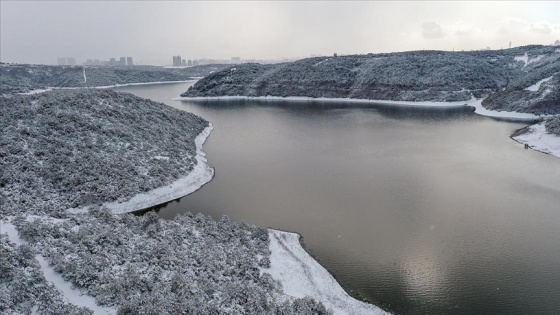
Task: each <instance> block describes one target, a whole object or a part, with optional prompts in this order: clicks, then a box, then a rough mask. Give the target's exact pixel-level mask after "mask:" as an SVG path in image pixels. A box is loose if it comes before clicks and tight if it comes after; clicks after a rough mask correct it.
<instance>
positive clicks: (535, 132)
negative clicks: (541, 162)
mask: <svg viewBox="0 0 560 315" xmlns="http://www.w3.org/2000/svg"><path fill="white" fill-rule="evenodd" d="M510 138H511V139H512V140H514V141H516V142H518V143H521V144H525V145H528V146H529V148H530V149H532V150H534V151H538V152H541V153H544V154H549V155H552V156H555V157H557V158H560V136H558V135H554V134H551V133H548V132H547V131H546V128H545V126H544V123H543V122H541V123H538V124H534V125H530V126H527V127H523V128H521V129H518V130H516V131H515V132H514V133H513V134H511V136H510Z"/></svg>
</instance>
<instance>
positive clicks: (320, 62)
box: [313, 58, 331, 67]
mask: <svg viewBox="0 0 560 315" xmlns="http://www.w3.org/2000/svg"><path fill="white" fill-rule="evenodd" d="M329 59H331V58H327V59H325V60H321V61H319V62H317V63H316V64H314V65H313V67H317V66H318V65H320V64H322V63H323V62H325V61H328V60H329Z"/></svg>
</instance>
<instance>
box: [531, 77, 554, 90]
mask: <svg viewBox="0 0 560 315" xmlns="http://www.w3.org/2000/svg"><path fill="white" fill-rule="evenodd" d="M550 79H552V77H548V78H546V79H542V80H540V81H539V82H537V83H535V84H533V85H531V86H530V87H528V88H526V89H525V90H527V91H532V92H536V91H538V90H539V88H540V87H541V84H543V83H545V82H547V81H550Z"/></svg>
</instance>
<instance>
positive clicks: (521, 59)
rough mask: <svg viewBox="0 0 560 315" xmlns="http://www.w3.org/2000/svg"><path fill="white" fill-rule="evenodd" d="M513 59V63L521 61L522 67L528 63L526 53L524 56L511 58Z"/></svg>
mask: <svg viewBox="0 0 560 315" xmlns="http://www.w3.org/2000/svg"><path fill="white" fill-rule="evenodd" d="M513 59H514V60H515V61H523V63H525V65H524V67H525V66H527V64H528V63H529V56H528V55H527V53H525V55H523V56H515V57H513Z"/></svg>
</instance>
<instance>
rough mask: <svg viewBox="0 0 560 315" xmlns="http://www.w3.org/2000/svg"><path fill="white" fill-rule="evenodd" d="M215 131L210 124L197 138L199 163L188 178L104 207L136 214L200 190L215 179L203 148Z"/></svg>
mask: <svg viewBox="0 0 560 315" xmlns="http://www.w3.org/2000/svg"><path fill="white" fill-rule="evenodd" d="M213 129H214V127H213V126H212V124H211V123H210V125H209V126H208V127H206V128H205V129H204V130H203V131H202V132H201V133H200V134H198V136H197V137H196V138H195V140H194V141H195V144H196V162H197V163H196V166H195V167H194V169H193V170H192V171H191V172H190V173H189V174H188V175H187V176H185V177H181V178H179V179H177V180H176V181H174V182H173V183H171V184H169V185H166V186H162V187H158V188H155V189H153V190H150V191H148V192H145V193H140V194H137V195H135V196H133V197H132V198H130V199H129V200H127V201H125V202H109V203H105V204H103V206H104V207H107V208H108V209H110V210H111V211H112V212H113V213H115V214H119V213H127V212H134V211H137V210H142V209H146V208H150V207H153V206H157V205H159V204H162V203H165V202H168V201H172V200H175V199H177V198H181V197H183V196H186V195H188V194H191V193H193V192H195V191H197V190H198V189H200V188H201V187H202V186H204V185H205V184H206V183H208V182H209V181H211V180H212V178H213V177H214V168H213V167H212V165H210V164H209V163H208V159H207V158H206V153H205V152H204V150H203V148H202V145H203V144H204V142H206V139H207V138H208V136H209V135H210V133H211V132H212V130H213ZM88 209H89V206H86V207H81V208H71V209H68V210H67V211H68V212H70V213H83V212H87V211H88Z"/></svg>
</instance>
